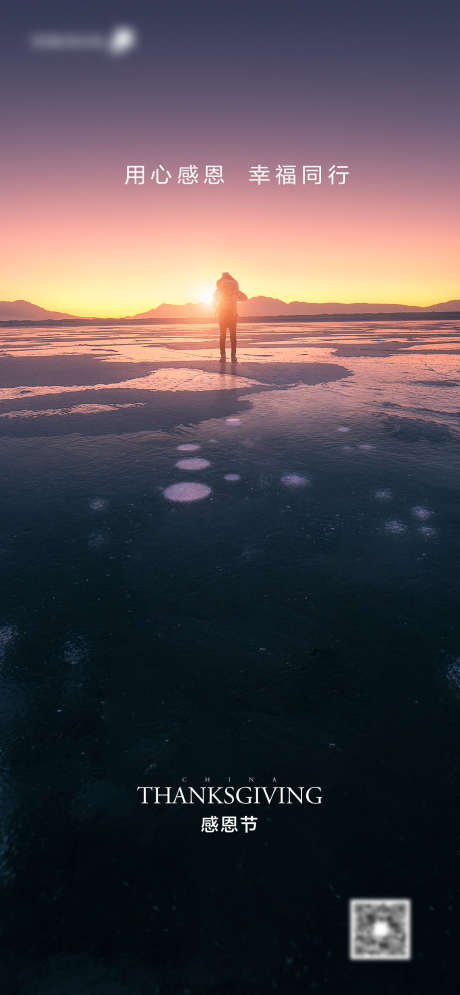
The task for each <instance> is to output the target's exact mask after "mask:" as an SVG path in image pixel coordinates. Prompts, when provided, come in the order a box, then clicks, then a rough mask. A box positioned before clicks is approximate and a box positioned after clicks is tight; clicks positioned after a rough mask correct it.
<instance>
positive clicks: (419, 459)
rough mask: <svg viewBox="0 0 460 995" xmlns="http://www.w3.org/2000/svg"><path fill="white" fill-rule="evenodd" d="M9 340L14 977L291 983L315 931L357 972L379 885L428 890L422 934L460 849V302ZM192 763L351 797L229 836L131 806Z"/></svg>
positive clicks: (329, 979)
mask: <svg viewBox="0 0 460 995" xmlns="http://www.w3.org/2000/svg"><path fill="white" fill-rule="evenodd" d="M0 349H1V352H0V451H1V465H2V489H1V512H2V514H1V522H2V525H1V536H0V570H1V571H2V580H3V583H2V590H3V594H2V600H1V603H0V709H1V718H2V722H1V734H0V735H1V744H2V758H3V763H2V774H1V779H2V780H1V787H2V799H3V802H2V807H1V815H0V829H1V834H0V835H1V849H0V854H1V861H0V886H1V896H2V902H3V906H2V921H3V931H4V936H5V937H6V940H7V943H8V945H9V949H10V951H12V953H11V957H10V960H9V961H8V966H7V967H5V969H4V970H5V979H6V984H5V986H4V987H5V991H8V990H9V989H8V987H7V985H8V984H10V982H11V986H12V987H11V991H13V990H14V991H18V993H20V995H22V993H23V992H24V993H26V995H28V993H29V991H30V992H31V991H32V990H33V991H34V992H37V993H38V995H45V993H48V992H50V993H51V995H56V993H57V992H59V995H60V993H61V992H62V991H66V990H69V991H70V990H72V992H73V991H74V989H73V988H72V989H70V986H69V978H75V977H77V978H78V977H80V976H81V979H82V981H81V985H82V987H81V991H82V992H83V991H85V992H87V991H88V992H90V993H91V992H93V991H94V992H97V993H98V995H99V992H100V993H101V995H112V993H113V995H119V993H124V992H125V988H123V987H120V986H121V985H122V982H121V981H120V978H121V977H122V974H123V971H122V967H121V966H120V965H121V964H122V963H123V964H124V965H125V966H124V968H123V970H125V975H126V976H127V977H128V979H129V982H126V985H127V987H126V992H128V991H129V995H137V993H138V992H139V993H141V992H144V990H145V991H147V990H148V991H149V992H150V991H156V990H158V991H161V992H163V991H164V992H167V993H173V992H174V993H175V992H176V991H177V992H182V993H183V992H186V991H187V990H188V991H189V992H190V993H192V995H201V993H202V992H204V991H206V992H209V993H213V995H214V993H215V995H218V993H219V995H220V993H221V992H225V993H232V995H233V993H234V992H235V993H236V992H239V991H240V990H241V992H245V995H247V993H248V992H254V993H255V995H258V992H259V989H258V988H254V987H251V985H252V986H253V977H254V972H255V971H257V972H258V983H259V982H260V984H261V988H260V991H264V992H265V991H270V990H272V988H273V987H274V986H273V984H272V982H273V980H275V981H276V982H277V986H278V987H279V989H280V991H281V990H282V991H283V995H284V992H289V993H290V992H291V990H292V991H294V990H295V991H297V988H296V987H295V984H298V981H297V982H294V980H293V974H292V972H291V973H290V969H289V963H288V959H289V957H292V958H294V964H295V966H296V969H297V970H298V971H300V975H299V977H300V978H301V979H302V984H303V982H304V981H305V983H307V982H308V984H312V983H313V982H315V984H316V982H317V984H316V987H319V988H320V989H321V990H322V989H324V990H327V991H329V990H330V991H331V992H334V993H335V991H336V988H334V985H335V984H336V982H337V979H340V978H341V977H342V975H343V971H344V967H343V963H342V961H341V959H340V958H341V957H342V953H341V951H342V945H343V944H345V945H346V938H344V934H343V928H342V925H341V924H342V920H343V917H344V916H346V903H347V901H348V898H350V897H353V896H355V895H357V896H360V895H361V894H364V895H366V894H369V895H373V896H374V895H377V896H378V895H380V894H383V895H390V894H393V893H394V894H395V895H401V896H406V895H408V896H410V897H412V898H413V900H414V901H416V902H418V909H419V911H418V913H417V916H418V923H419V925H418V929H419V934H418V935H419V937H420V944H421V946H420V949H423V936H424V935H425V933H426V938H427V939H426V942H427V944H428V943H429V942H430V935H431V934H430V929H431V922H432V921H434V920H431V919H430V916H431V915H434V913H433V914H432V913H430V912H429V908H430V906H433V907H434V908H435V909H438V910H439V909H441V912H438V913H437V915H438V918H437V919H436V929H437V930H439V931H441V932H443V931H444V930H447V929H448V922H449V912H448V905H449V901H450V899H449V895H450V888H451V868H452V865H453V861H454V859H455V841H454V834H453V828H452V825H451V821H452V820H451V819H450V816H449V812H450V806H451V805H452V791H453V788H452V783H453V782H452V778H453V772H454V768H455V765H456V763H457V761H456V757H458V733H457V728H458V721H459V708H460V691H459V683H460V682H459V680H458V671H459V660H460V633H459V626H458V616H459V612H458V604H459V594H460V584H459V577H458V562H459V545H460V544H459V521H460V506H459V486H460V392H459V386H460V326H459V325H458V323H456V322H451V321H436V320H435V321H431V322H427V321H423V322H417V321H408V322H401V323H399V322H389V323H388V324H385V323H383V322H366V323H352V322H346V323H344V324H340V323H335V322H332V321H331V322H330V323H315V322H312V323H310V324H304V323H302V324H300V323H295V322H293V323H292V324H286V323H283V324H282V325H277V324H276V323H267V324H266V325H263V324H260V323H257V324H254V325H251V324H249V323H248V324H242V325H241V328H240V333H239V350H238V355H239V363H238V364H237V365H236V366H234V367H233V366H231V364H230V363H228V364H227V365H226V367H224V368H222V367H221V366H220V364H219V363H218V362H217V359H216V354H217V342H216V341H215V335H214V331H213V329H212V328H211V327H210V326H199V325H188V326H186V327H182V326H178V325H171V326H166V325H165V326H159V325H154V326H151V327H148V326H145V325H142V326H136V325H133V326H125V325H123V326H117V324H116V322H114V324H113V327H94V326H93V327H88V326H84V325H82V326H81V327H59V326H58V327H53V328H50V327H41V328H36V327H34V328H31V327H20V328H3V329H0ZM185 776H186V777H188V778H189V783H192V784H195V785H196V786H198V785H199V784H200V783H201V779H202V778H204V777H205V776H211V777H212V778H213V779H214V783H215V784H222V783H224V782H223V779H224V778H225V779H226V783H229V782H228V779H229V778H230V779H231V783H234V784H245V783H247V778H248V777H249V776H253V777H254V778H255V779H256V783H259V784H268V783H270V782H269V780H268V779H271V778H273V777H277V778H278V783H280V784H292V785H299V784H304V785H309V784H320V785H322V786H323V789H324V792H325V795H326V796H327V800H326V802H325V804H324V805H323V806H322V807H321V808H320V807H318V808H317V809H313V808H312V810H311V811H308V812H305V811H303V810H302V811H300V812H299V811H298V810H296V811H293V810H292V811H291V810H290V811H284V810H283V809H276V810H262V809H261V810H260V811H258V812H257V815H258V816H259V823H258V827H257V834H253V835H254V838H255V839H256V843H254V839H253V838H252V837H251V839H243V838H238V839H237V838H235V839H234V838H233V837H232V838H228V839H227V838H223V837H219V838H217V839H214V838H210V839H208V838H204V837H203V836H202V835H201V833H200V822H201V815H202V812H201V811H196V810H191V811H189V810H181V811H179V810H177V809H172V808H164V809H161V810H158V811H157V812H155V813H154V814H152V812H151V810H150V809H149V808H146V809H145V810H143V809H142V808H141V807H139V805H138V799H137V798H136V786H137V785H138V784H162V785H164V784H176V783H178V782H179V781H180V778H181V777H185ZM204 814H209V813H207V812H206V813H204ZM225 814H227V813H225ZM243 814H245V813H243ZM249 814H254V813H253V812H252V810H251V811H250V813H249ZM338 827H340V828H338ZM422 867H423V868H424V874H423V875H422V874H421V868H422ZM212 880H214V882H218V884H217V883H214V884H212V885H211V881H212ZM95 881H97V888H96V887H95ZM224 894H225V895H226V899H224V897H223V896H224ZM344 903H345V904H344ZM262 909H263V917H265V920H266V923H265V925H266V928H267V929H270V930H271V931H272V932H273V930H274V931H275V935H276V936H277V942H276V943H275V945H274V947H273V950H271V951H270V950H269V949H268V947H267V939H266V930H265V929H264V927H263V922H262V923H261V915H262V912H261V910H262ZM344 910H345V911H344ZM18 914H20V917H21V936H20V938H18V935H19V934H18V933H17V932H15V924H16V930H17V916H18ZM444 918H445V920H446V922H444ZM184 922H185V923H186V924H187V925H186V935H187V939H186V940H184ZM331 924H332V925H331ZM331 929H332V933H331ZM241 931H243V933H244V935H245V936H246V946H245V947H244V949H243V950H241V951H240V952H239V953H238V955H237V957H236V960H235V949H234V947H233V946H232V944H233V943H234V938H235V935H236V934H238V935H240V933H241ZM114 935H115V936H116V944H115V946H116V949H117V953H116V954H114V953H113V947H112V946H111V944H112V942H113V937H114ZM271 935H272V934H271ZM313 935H317V936H318V937H319V940H318V943H315V942H313V941H311V942H310V941H306V940H305V937H306V936H307V937H310V938H311V937H312V936H313ZM203 936H206V944H205V946H206V951H207V956H206V957H204V954H203V949H204V940H203ZM238 943H239V941H238ZM21 944H22V946H21ZM237 945H238V944H237ZM331 948H332V950H333V955H332V960H330V961H327V950H328V949H331ZM438 948H439V945H438ZM178 949H179V953H178ZM261 949H263V950H264V953H263V956H262V954H261ZM88 951H90V953H88ZM338 951H340V953H338ZM58 956H62V957H63V958H64V959H63V960H62V961H59V963H58V964H57V961H56V958H57V957H58ZM96 957H102V958H104V957H105V958H109V961H110V963H111V965H112V966H111V967H110V970H112V971H114V972H115V974H110V970H109V968H107V971H108V972H109V973H108V974H107V977H106V975H105V974H104V972H103V975H102V981H101V985H102V986H103V985H105V987H100V988H99V987H97V984H99V982H98V983H97V984H96V982H94V984H93V987H92V988H91V986H90V985H89V983H88V977H90V974H91V970H92V968H91V964H92V963H93V960H92V959H93V958H96ZM66 958H67V960H66ZM72 958H73V960H72ZM75 958H76V960H75ZM78 958H80V960H78ZM81 958H83V960H81ZM85 958H86V959H85ZM110 958H112V960H110ZM326 962H327V963H328V965H329V966H325V965H326ZM19 963H21V965H22V966H21V968H19V966H18V965H19ZM24 963H25V964H26V967H25V968H24ZM56 964H57V966H56ZM82 964H83V966H81V965H82ZM261 964H265V965H266V976H264V977H263V978H262V977H261V975H260V971H261ZM286 964H287V965H288V966H286ZM37 965H38V967H39V971H41V972H42V974H41V975H40V977H42V978H43V980H42V982H37V984H41V985H42V987H36V988H35V987H34V988H33V989H32V988H28V987H27V983H28V982H27V977H28V976H27V977H26V975H24V977H26V981H24V982H23V981H21V978H23V975H22V974H21V971H23V970H26V972H27V970H30V972H31V973H30V977H32V976H34V977H35V975H34V972H35V970H36V969H37ZM78 965H80V966H78ZM88 965H89V966H88ZM280 965H284V966H283V967H282V968H281V967H280ZM264 970H265V969H264ZM79 971H80V972H81V974H80V975H79V973H78V972H79ZM328 971H329V974H328V973H327V972H328ZM335 971H337V975H335V974H334V972H335ZM53 972H54V974H53ZM66 972H67V973H66ZM85 972H86V973H85ZM117 972H118V973H117ZM283 972H284V973H283ZM341 972H342V973H341ZM291 974H292V976H291ZM125 975H123V977H124V976H125ZM2 977H3V976H2V975H1V973H0V980H1V979H2ZM53 978H54V979H55V980H54V981H53ZM107 978H108V979H109V980H107ZM111 978H112V981H111V980H110V979H111ZM18 979H19V980H18ZM50 979H51V980H50ZM56 979H57V980H56ZM251 979H252V980H251ZM364 981H365V979H364ZM364 981H363V985H364V987H363V988H361V987H360V986H359V985H358V987H356V986H355V989H354V990H355V991H356V992H359V993H360V992H361V991H362V992H364V991H365V990H366V986H365V983H364ZM13 982H14V985H15V986H16V987H13ZM153 982H154V983H155V984H157V985H159V986H160V987H159V988H157V989H156V988H155V987H153V988H152V983H153ZM21 984H24V985H25V987H23V988H21V987H20V985H21ZM53 984H54V985H55V987H54V988H53ZM88 985H89V986H88ZM117 985H118V987H117ZM144 985H145V987H144ZM238 985H241V989H240V988H239V987H238ZM225 986H227V987H225ZM300 988H302V986H300ZM299 990H300V989H299ZM302 990H303V989H302ZM384 990H385V991H387V989H384V988H382V989H379V988H375V991H378V992H380V991H382V992H383V991H384ZM75 991H76V992H77V988H75ZM79 992H80V990H78V995H79Z"/></svg>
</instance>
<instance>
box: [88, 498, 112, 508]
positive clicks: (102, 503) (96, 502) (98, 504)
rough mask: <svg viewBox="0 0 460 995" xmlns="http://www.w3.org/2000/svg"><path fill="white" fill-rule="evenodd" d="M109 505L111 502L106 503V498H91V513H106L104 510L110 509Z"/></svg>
mask: <svg viewBox="0 0 460 995" xmlns="http://www.w3.org/2000/svg"><path fill="white" fill-rule="evenodd" d="M108 503H109V502H108V501H106V500H105V498H99V497H98V498H91V501H89V506H90V508H91V511H104V509H105V508H107V507H108Z"/></svg>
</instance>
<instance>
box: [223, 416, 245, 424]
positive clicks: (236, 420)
mask: <svg viewBox="0 0 460 995" xmlns="http://www.w3.org/2000/svg"><path fill="white" fill-rule="evenodd" d="M225 421H226V422H227V425H241V418H233V417H232V418H226V419H225Z"/></svg>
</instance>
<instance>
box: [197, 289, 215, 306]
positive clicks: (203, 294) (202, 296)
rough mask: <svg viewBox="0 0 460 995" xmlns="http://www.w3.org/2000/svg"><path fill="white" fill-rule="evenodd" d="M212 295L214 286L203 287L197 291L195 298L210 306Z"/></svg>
mask: <svg viewBox="0 0 460 995" xmlns="http://www.w3.org/2000/svg"><path fill="white" fill-rule="evenodd" d="M213 296H214V287H203V288H202V289H201V290H199V291H198V293H197V298H198V300H199V301H200V303H201V304H206V306H207V307H211V304H212V299H213Z"/></svg>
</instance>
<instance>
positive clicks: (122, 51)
mask: <svg viewBox="0 0 460 995" xmlns="http://www.w3.org/2000/svg"><path fill="white" fill-rule="evenodd" d="M139 43H140V35H139V31H138V30H137V28H134V27H133V26H132V25H128V24H117V25H115V26H114V27H113V28H111V29H110V31H109V32H108V33H107V34H105V33H102V32H95V31H35V32H34V33H33V34H31V35H30V36H29V48H32V49H34V51H39V52H103V53H104V54H105V55H109V56H112V57H113V58H120V57H122V56H125V55H128V54H129V53H130V52H133V51H134V50H135V49H136V48H138V46H139Z"/></svg>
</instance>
